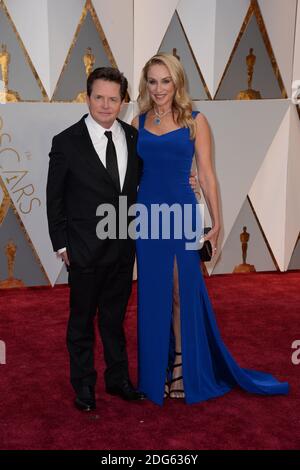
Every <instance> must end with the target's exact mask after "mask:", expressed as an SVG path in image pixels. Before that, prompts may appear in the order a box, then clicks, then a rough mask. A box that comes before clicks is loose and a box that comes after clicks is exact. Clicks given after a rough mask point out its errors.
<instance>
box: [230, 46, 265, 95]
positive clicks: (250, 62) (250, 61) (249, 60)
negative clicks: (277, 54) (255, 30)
mask: <svg viewBox="0 0 300 470" xmlns="http://www.w3.org/2000/svg"><path fill="white" fill-rule="evenodd" d="M255 61H256V55H255V54H253V48H252V47H251V49H250V50H249V54H248V55H247V57H246V64H247V75H248V88H247V90H243V91H240V92H239V94H238V95H237V97H236V99H237V100H260V99H261V94H260V92H259V91H257V90H253V89H252V80H253V72H254V65H255Z"/></svg>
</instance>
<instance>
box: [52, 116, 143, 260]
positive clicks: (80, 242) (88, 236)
mask: <svg viewBox="0 0 300 470" xmlns="http://www.w3.org/2000/svg"><path fill="white" fill-rule="evenodd" d="M86 116H87V115H85V116H83V118H82V119H81V120H80V121H79V122H77V123H76V124H74V125H73V126H71V127H69V128H68V129H66V130H64V131H63V132H61V133H60V134H58V135H56V136H55V137H54V138H53V142H52V148H51V152H50V153H49V157H50V161H49V172H48V182H47V216H48V225H49V233H50V238H51V241H52V245H53V249H54V251H57V250H58V249H60V248H63V247H66V248H67V251H68V255H69V259H70V263H71V265H73V266H80V267H84V268H85V267H93V266H97V265H102V264H110V263H114V262H116V261H117V260H120V259H122V260H128V262H132V260H133V258H134V241H133V240H131V239H129V238H127V239H126V240H123V239H118V238H117V239H106V240H100V239H99V238H98V237H97V234H96V226H97V223H98V222H99V220H100V217H97V216H96V210H97V207H98V206H99V205H100V204H103V203H109V204H112V205H113V206H114V207H115V209H116V215H117V219H118V216H119V211H118V204H119V196H120V195H122V196H127V203H128V207H129V206H130V205H131V204H133V203H135V202H136V192H137V185H138V178H139V173H140V168H141V167H140V165H141V161H140V159H139V158H138V156H137V153H136V143H137V135H138V131H137V130H136V129H135V128H134V127H132V126H130V125H129V124H127V123H125V122H123V121H121V120H118V121H119V123H120V124H121V125H122V127H123V129H124V131H125V135H126V141H127V148H128V163H127V171H126V176H125V180H124V185H123V189H122V192H121V194H120V193H119V191H118V189H117V188H116V187H115V185H114V183H113V180H112V179H111V177H110V175H109V173H108V172H107V170H106V168H105V167H104V165H103V164H102V163H101V160H100V158H99V156H98V155H97V153H96V151H95V149H94V146H93V143H92V141H91V138H90V135H89V132H88V129H87V127H86V124H85V121H84V119H85V117H86ZM129 222H130V220H128V223H129ZM117 236H118V233H117Z"/></svg>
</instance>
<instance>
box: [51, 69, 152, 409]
mask: <svg viewBox="0 0 300 470" xmlns="http://www.w3.org/2000/svg"><path fill="white" fill-rule="evenodd" d="M126 92H127V80H126V78H125V77H124V76H123V75H122V74H121V73H120V72H119V71H118V70H117V69H114V68H109V67H101V68H98V69H96V70H94V71H93V72H92V73H91V74H90V76H89V77H88V80H87V104H88V107H89V114H88V115H86V116H84V117H83V118H82V119H81V120H80V121H79V122H77V123H76V124H74V125H73V126H71V127H69V128H68V129H66V130H64V131H63V132H61V133H60V134H58V135H56V136H55V137H54V138H53V142H52V149H51V152H50V154H49V156H50V163H49V172H48V183H47V215H48V224H49V233H50V238H51V241H52V245H53V249H54V251H56V252H57V253H58V256H60V257H61V258H62V260H63V261H64V262H65V263H66V265H67V266H68V270H69V284H70V317H69V322H68V328H67V347H68V351H69V355H70V375H71V383H72V386H73V388H74V390H75V393H76V399H75V405H76V407H77V408H79V409H81V410H85V411H90V410H93V409H95V408H96V401H95V385H96V378H97V373H96V370H95V368H94V352H93V350H94V318H95V316H96V313H97V311H98V310H99V315H97V321H98V326H99V331H100V335H101V339H102V342H103V349H104V359H105V363H106V370H105V375H104V377H105V384H106V391H107V393H110V394H113V395H119V396H121V397H122V398H124V399H126V400H140V399H143V398H144V395H143V394H141V393H139V392H138V391H137V390H136V389H135V388H134V387H133V385H132V383H131V381H130V378H129V373H128V359H127V353H126V340H125V334H124V328H123V320H124V317H125V312H126V307H127V302H128V299H129V296H130V292H131V285H132V272H133V264H134V254H135V249H134V241H133V240H131V239H130V238H129V237H128V238H127V239H118V238H116V239H111V238H107V239H105V240H104V239H102V240H101V239H99V238H98V237H97V234H96V225H97V223H98V222H99V220H100V219H99V217H97V216H96V210H97V207H98V206H99V205H100V204H103V203H106V204H107V203H109V204H112V205H113V206H114V207H115V210H116V215H117V220H118V211H119V208H118V203H119V196H121V195H122V196H127V204H128V207H129V206H130V205H131V204H134V203H135V201H136V191H137V185H138V175H139V162H140V160H139V158H138V156H137V153H136V141H137V130H136V129H135V128H134V127H132V126H130V125H128V124H126V123H125V122H123V121H121V120H119V119H118V118H117V116H118V114H119V112H120V108H121V104H122V102H123V101H124V98H125V95H126ZM127 223H128V222H127Z"/></svg>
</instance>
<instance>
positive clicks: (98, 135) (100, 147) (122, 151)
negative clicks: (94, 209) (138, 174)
mask: <svg viewBox="0 0 300 470" xmlns="http://www.w3.org/2000/svg"><path fill="white" fill-rule="evenodd" d="M85 124H86V127H87V129H88V131H89V134H90V137H91V140H92V142H93V146H94V149H95V150H96V152H97V154H98V156H99V158H100V160H101V162H102V163H103V165H104V166H105V168H106V147H107V142H108V140H107V137H106V136H105V135H104V132H105V131H111V132H112V138H113V142H114V144H115V148H116V153H117V160H118V170H119V177H120V185H121V190H122V188H123V184H124V180H125V174H126V169H127V160H128V151H127V142H126V136H125V132H124V130H123V127H122V126H121V124H120V123H119V122H118V121H117V120H116V121H115V122H114V123H113V125H112V126H111V128H110V129H105V128H104V127H102V126H100V124H98V122H96V121H95V119H93V118H92V116H91V115H90V114H88V116H87V117H86V118H85Z"/></svg>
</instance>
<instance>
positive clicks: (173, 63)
mask: <svg viewBox="0 0 300 470" xmlns="http://www.w3.org/2000/svg"><path fill="white" fill-rule="evenodd" d="M156 64H160V65H161V64H162V65H165V66H166V67H167V69H168V70H169V72H170V75H171V77H172V80H173V83H174V86H175V94H174V99H173V105H172V106H173V111H175V112H177V120H176V122H177V124H178V125H179V126H180V127H188V128H189V130H190V137H191V139H194V138H195V135H196V123H195V121H194V119H193V117H192V101H191V98H190V97H189V95H188V93H187V91H186V78H185V73H184V70H183V67H182V65H181V63H180V62H179V60H178V59H177V58H176V57H175V56H173V55H171V54H163V53H161V54H156V55H154V56H153V57H151V59H150V60H148V62H147V63H146V64H145V66H144V68H143V70H142V75H141V79H140V85H139V96H138V105H139V109H140V113H141V114H143V113H146V112H147V111H149V110H150V109H152V108H153V101H152V99H151V97H150V94H149V91H148V86H147V79H148V72H149V68H150V67H151V66H152V65H156ZM173 115H174V113H173Z"/></svg>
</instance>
